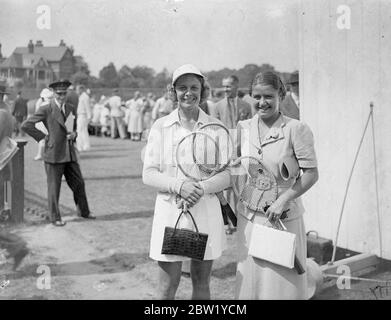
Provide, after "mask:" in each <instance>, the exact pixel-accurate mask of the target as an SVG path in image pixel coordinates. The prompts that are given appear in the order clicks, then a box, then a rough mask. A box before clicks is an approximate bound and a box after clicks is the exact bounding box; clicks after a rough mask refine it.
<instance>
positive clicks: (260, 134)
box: [257, 119, 265, 160]
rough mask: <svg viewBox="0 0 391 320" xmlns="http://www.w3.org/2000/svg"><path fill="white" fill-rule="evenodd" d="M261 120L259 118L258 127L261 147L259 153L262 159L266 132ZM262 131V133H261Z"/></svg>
mask: <svg viewBox="0 0 391 320" xmlns="http://www.w3.org/2000/svg"><path fill="white" fill-rule="evenodd" d="M261 122H262V120H261V119H258V123H257V129H258V142H259V149H258V154H259V156H260V158H261V160H262V159H263V150H262V140H263V138H264V135H265V133H264V132H263V131H264V130H261ZM261 132H262V133H261Z"/></svg>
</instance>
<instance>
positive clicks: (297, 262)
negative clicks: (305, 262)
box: [294, 255, 305, 274]
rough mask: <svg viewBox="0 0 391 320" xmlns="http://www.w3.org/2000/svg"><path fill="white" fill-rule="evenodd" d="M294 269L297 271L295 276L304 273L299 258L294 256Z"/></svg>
mask: <svg viewBox="0 0 391 320" xmlns="http://www.w3.org/2000/svg"><path fill="white" fill-rule="evenodd" d="M294 266H295V269H296V271H297V274H303V273H305V269H304V268H303V266H302V264H301V262H300V260H299V258H298V257H297V256H296V255H295V262H294Z"/></svg>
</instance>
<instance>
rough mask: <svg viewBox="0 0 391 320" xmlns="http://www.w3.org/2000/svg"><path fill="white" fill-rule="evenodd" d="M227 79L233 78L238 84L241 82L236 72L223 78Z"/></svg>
mask: <svg viewBox="0 0 391 320" xmlns="http://www.w3.org/2000/svg"><path fill="white" fill-rule="evenodd" d="M225 79H231V80H232V81H233V82H234V83H236V84H238V83H239V78H238V77H237V76H236V75H234V74H231V75H230V76H228V77H225V78H223V80H225Z"/></svg>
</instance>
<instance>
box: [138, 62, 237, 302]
mask: <svg viewBox="0 0 391 320" xmlns="http://www.w3.org/2000/svg"><path fill="white" fill-rule="evenodd" d="M204 80H205V79H204V76H203V75H202V74H201V72H200V71H199V70H198V69H197V68H196V67H194V66H193V65H183V66H181V67H179V68H178V69H177V70H175V72H174V74H173V80H172V86H173V87H172V90H171V94H172V96H173V100H174V101H175V102H178V108H177V109H175V110H174V111H172V112H171V113H170V114H168V115H167V116H164V117H162V118H159V119H158V120H156V122H155V123H154V124H153V125H152V128H151V131H150V134H149V137H148V142H147V147H146V150H145V156H144V168H143V182H144V183H145V184H147V185H150V186H153V187H154V188H156V189H157V190H158V194H157V197H156V203H155V212H154V218H153V224H152V235H151V242H150V254H149V255H150V257H151V258H152V259H154V260H156V261H157V262H158V266H159V286H158V292H159V296H158V298H159V299H174V298H175V293H176V291H177V288H178V286H179V282H180V278H181V269H182V262H183V261H189V260H191V279H192V284H193V292H192V298H193V299H210V288H209V282H210V275H211V270H212V265H213V261H214V260H215V259H217V258H219V257H220V256H221V254H222V252H223V250H224V249H225V245H226V235H225V232H224V223H223V218H222V215H221V209H220V203H219V200H218V199H217V197H216V195H215V193H216V192H219V191H221V190H224V189H225V188H227V187H228V186H229V185H230V174H229V170H228V169H227V170H225V171H223V172H220V173H218V174H216V175H215V176H213V177H212V178H210V179H208V180H206V181H202V182H195V181H193V180H190V179H188V178H186V177H185V176H184V175H183V174H182V173H181V171H180V170H179V169H178V167H177V165H176V163H175V161H174V159H173V158H172V155H173V152H174V151H175V148H176V145H177V144H178V142H179V140H180V139H181V138H182V137H183V136H185V135H186V134H189V133H190V132H192V131H195V130H197V129H198V128H199V127H200V126H201V125H202V124H205V123H208V122H215V121H216V120H215V119H214V118H212V117H210V116H208V115H207V114H206V113H205V112H203V111H202V110H201V109H200V107H199V104H200V102H201V101H203V100H204V99H205V98H206V94H205V88H204V85H203V84H204ZM177 197H180V198H182V199H183V200H184V201H186V202H187V203H188V204H189V206H190V212H191V214H192V215H193V217H194V219H195V221H196V223H197V226H198V229H199V231H200V232H202V233H206V234H208V242H207V245H206V251H205V256H204V260H202V261H199V260H194V259H190V258H187V257H183V256H177V255H168V254H162V253H161V250H162V244H163V236H164V230H165V227H166V226H169V227H174V226H175V223H176V221H177V219H178V216H179V215H180V213H181V209H178V207H177V203H176V198H177ZM179 227H180V228H193V226H192V222H191V219H190V218H189V217H187V216H184V217H182V218H181V221H180V226H179Z"/></svg>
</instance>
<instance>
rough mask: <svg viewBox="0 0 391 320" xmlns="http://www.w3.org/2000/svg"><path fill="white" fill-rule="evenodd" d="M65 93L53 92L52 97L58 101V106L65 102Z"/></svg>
mask: <svg viewBox="0 0 391 320" xmlns="http://www.w3.org/2000/svg"><path fill="white" fill-rule="evenodd" d="M66 95H67V93H66V92H55V93H54V97H55V98H56V100H57V101H58V103H59V104H61V105H62V104H63V103H64V102H65V98H66Z"/></svg>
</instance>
